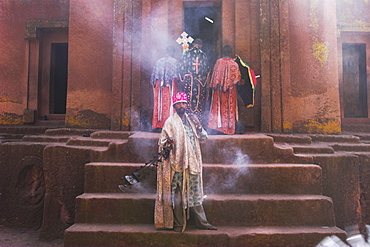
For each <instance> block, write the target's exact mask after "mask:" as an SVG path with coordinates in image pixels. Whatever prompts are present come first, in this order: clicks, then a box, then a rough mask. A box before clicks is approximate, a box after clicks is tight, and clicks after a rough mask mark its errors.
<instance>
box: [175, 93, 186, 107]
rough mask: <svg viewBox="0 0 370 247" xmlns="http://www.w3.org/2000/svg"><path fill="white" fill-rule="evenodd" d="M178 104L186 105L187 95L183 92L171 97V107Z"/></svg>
mask: <svg viewBox="0 0 370 247" xmlns="http://www.w3.org/2000/svg"><path fill="white" fill-rule="evenodd" d="M179 102H185V103H188V95H187V94H186V93H184V92H178V93H177V94H175V95H173V96H172V105H175V104H176V103H179Z"/></svg>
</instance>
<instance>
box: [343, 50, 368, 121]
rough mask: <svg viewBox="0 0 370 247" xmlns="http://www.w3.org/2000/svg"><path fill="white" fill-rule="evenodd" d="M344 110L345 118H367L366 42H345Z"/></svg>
mask: <svg viewBox="0 0 370 247" xmlns="http://www.w3.org/2000/svg"><path fill="white" fill-rule="evenodd" d="M342 50H343V90H342V93H343V110H344V117H345V118H367V117H368V102H367V75H366V44H358V43H356V44H343V46H342Z"/></svg>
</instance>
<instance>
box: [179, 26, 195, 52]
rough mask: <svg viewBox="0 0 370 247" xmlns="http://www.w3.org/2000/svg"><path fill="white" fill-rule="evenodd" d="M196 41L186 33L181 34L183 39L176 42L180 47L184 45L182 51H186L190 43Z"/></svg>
mask: <svg viewBox="0 0 370 247" xmlns="http://www.w3.org/2000/svg"><path fill="white" fill-rule="evenodd" d="M193 41H194V39H193V38H192V37H191V36H189V37H188V34H187V33H186V32H185V31H184V32H182V34H181V37H179V38H177V40H176V42H177V43H178V44H179V45H180V44H182V50H183V51H185V50H186V49H188V48H189V43H192V42H193Z"/></svg>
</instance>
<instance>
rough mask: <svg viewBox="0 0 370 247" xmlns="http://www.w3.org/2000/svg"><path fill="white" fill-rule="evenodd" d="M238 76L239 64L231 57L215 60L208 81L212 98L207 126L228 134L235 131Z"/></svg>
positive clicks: (239, 76) (239, 75)
mask: <svg viewBox="0 0 370 247" xmlns="http://www.w3.org/2000/svg"><path fill="white" fill-rule="evenodd" d="M240 78H241V74H240V70H239V66H238V64H237V63H236V62H235V61H234V60H233V59H232V58H227V57H223V58H220V59H218V60H217V61H216V64H215V67H214V70H213V74H212V79H211V82H210V87H211V88H212V99H211V109H210V115H209V122H208V128H210V129H214V130H218V131H220V132H222V133H225V134H228V135H232V134H234V133H235V125H236V121H237V120H238V104H237V90H236V84H237V83H238V82H239V81H240Z"/></svg>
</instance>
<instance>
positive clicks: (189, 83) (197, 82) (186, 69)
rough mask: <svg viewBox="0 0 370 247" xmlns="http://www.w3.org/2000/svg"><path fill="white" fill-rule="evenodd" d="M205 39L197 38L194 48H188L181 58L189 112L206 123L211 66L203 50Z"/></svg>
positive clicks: (182, 76)
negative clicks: (205, 115)
mask: <svg viewBox="0 0 370 247" xmlns="http://www.w3.org/2000/svg"><path fill="white" fill-rule="evenodd" d="M202 46H203V41H202V40H201V39H199V38H198V39H195V40H194V42H193V43H192V48H191V49H189V50H186V51H185V52H184V54H183V56H182V59H181V65H180V74H181V82H182V88H181V89H183V91H184V92H185V93H186V94H187V95H188V98H189V104H188V109H187V110H188V112H190V113H194V114H196V115H197V117H198V119H199V120H200V121H201V123H202V124H204V116H203V113H204V111H205V105H206V100H207V92H208V85H207V84H208V79H209V71H210V66H209V62H208V58H207V55H206V54H205V53H204V52H203V51H202V50H201V48H202Z"/></svg>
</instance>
